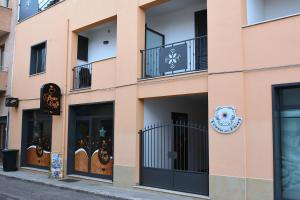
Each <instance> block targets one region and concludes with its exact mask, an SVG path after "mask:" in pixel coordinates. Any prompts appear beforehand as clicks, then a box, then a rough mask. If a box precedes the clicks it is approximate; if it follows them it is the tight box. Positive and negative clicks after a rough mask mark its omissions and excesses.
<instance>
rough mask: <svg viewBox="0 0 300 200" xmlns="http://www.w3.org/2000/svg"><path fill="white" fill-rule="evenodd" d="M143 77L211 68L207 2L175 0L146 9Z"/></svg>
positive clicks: (142, 54) (200, 0) (204, 0)
mask: <svg viewBox="0 0 300 200" xmlns="http://www.w3.org/2000/svg"><path fill="white" fill-rule="evenodd" d="M145 13H146V20H145V21H146V29H145V35H146V38H145V41H146V42H145V50H141V56H142V66H141V67H142V70H141V71H142V74H141V77H140V78H141V79H151V78H156V77H163V76H173V75H178V74H185V73H192V72H197V71H205V70H207V68H208V67H207V63H208V62H207V1H206V0H186V1H182V0H171V1H166V2H165V3H162V4H160V5H156V6H153V7H150V8H148V9H146V10H145Z"/></svg>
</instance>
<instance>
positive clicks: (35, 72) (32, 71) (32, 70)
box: [29, 41, 47, 76]
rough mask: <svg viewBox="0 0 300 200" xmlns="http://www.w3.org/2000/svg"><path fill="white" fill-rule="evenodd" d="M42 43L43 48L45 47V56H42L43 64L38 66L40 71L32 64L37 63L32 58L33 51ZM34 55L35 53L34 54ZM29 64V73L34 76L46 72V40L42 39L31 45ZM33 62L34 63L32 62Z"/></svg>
mask: <svg viewBox="0 0 300 200" xmlns="http://www.w3.org/2000/svg"><path fill="white" fill-rule="evenodd" d="M42 45H44V47H43V48H44V49H45V58H44V66H43V67H40V68H41V71H38V67H37V66H34V65H37V61H36V60H35V61H34V59H35V58H33V56H34V55H33V53H34V51H35V53H37V51H36V49H37V48H39V47H40V46H42ZM35 56H36V55H35ZM29 62H30V64H29V75H30V76H34V75H38V74H43V73H46V66H47V41H43V42H40V43H38V44H35V45H32V46H31V48H30V61H29ZM33 62H35V63H33Z"/></svg>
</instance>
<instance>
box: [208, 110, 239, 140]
mask: <svg viewBox="0 0 300 200" xmlns="http://www.w3.org/2000/svg"><path fill="white" fill-rule="evenodd" d="M242 121H243V119H242V118H241V117H238V116H237V114H236V109H235V108H234V107H233V106H222V107H217V109H216V111H215V115H214V117H213V118H212V119H211V120H210V124H211V126H212V127H213V128H214V130H215V131H217V132H218V133H222V134H230V133H233V132H235V131H236V130H237V129H238V128H239V127H240V126H241V124H242Z"/></svg>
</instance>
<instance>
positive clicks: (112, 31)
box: [77, 22, 117, 65]
mask: <svg viewBox="0 0 300 200" xmlns="http://www.w3.org/2000/svg"><path fill="white" fill-rule="evenodd" d="M79 35H82V36H84V37H87V38H89V57H88V62H85V61H81V60H77V65H83V64H86V63H91V62H95V61H99V60H104V59H107V58H112V57H116V55H117V22H112V23H109V24H105V25H103V26H101V27H99V28H96V29H93V30H90V31H87V32H83V33H80V34H79ZM104 41H109V44H103V42H104Z"/></svg>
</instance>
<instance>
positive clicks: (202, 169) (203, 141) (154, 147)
mask: <svg viewBox="0 0 300 200" xmlns="http://www.w3.org/2000/svg"><path fill="white" fill-rule="evenodd" d="M139 133H140V141H141V142H140V151H141V153H140V155H141V158H140V161H141V165H140V166H141V170H140V171H141V174H140V176H141V177H140V181H141V183H140V184H141V185H143V186H150V187H156V188H162V189H169V190H175V191H181V192H188V193H194V194H201V195H206V196H208V190H209V189H208V184H209V181H208V179H209V177H208V169H209V168H208V131H207V127H204V126H203V127H202V126H199V125H197V124H193V123H187V122H176V123H169V124H155V125H151V126H148V127H145V128H144V130H141V131H140V132H139Z"/></svg>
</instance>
